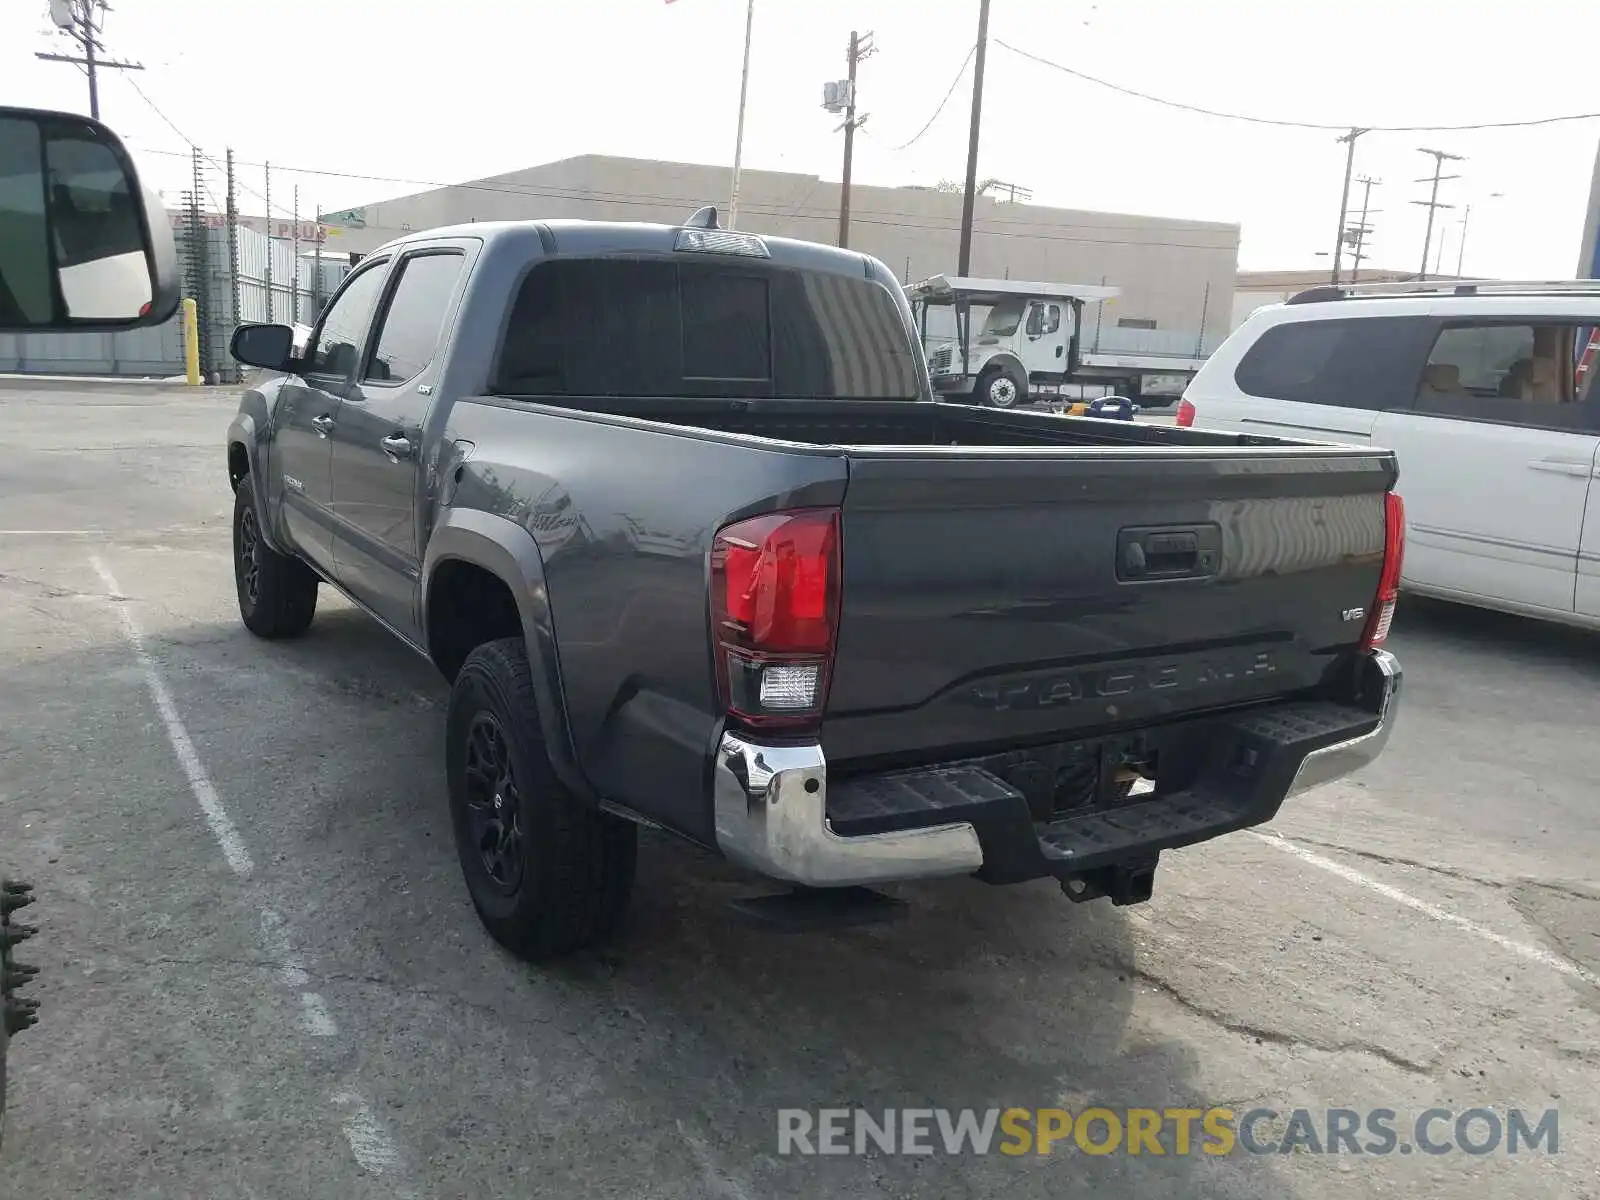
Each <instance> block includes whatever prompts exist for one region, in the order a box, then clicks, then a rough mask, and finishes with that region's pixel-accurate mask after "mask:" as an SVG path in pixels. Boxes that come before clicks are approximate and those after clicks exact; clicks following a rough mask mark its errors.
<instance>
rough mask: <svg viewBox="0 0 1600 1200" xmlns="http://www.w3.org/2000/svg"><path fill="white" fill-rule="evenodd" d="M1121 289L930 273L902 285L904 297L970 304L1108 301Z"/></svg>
mask: <svg viewBox="0 0 1600 1200" xmlns="http://www.w3.org/2000/svg"><path fill="white" fill-rule="evenodd" d="M1121 294H1122V289H1121V288H1114V287H1102V286H1100V285H1098V284H1092V283H1033V282H1030V281H1028V280H1026V279H977V278H974V277H972V276H966V275H934V276H931V277H930V278H928V279H924V280H922V281H921V282H920V283H909V284H907V285H906V297H907V298H908V299H911V300H926V301H929V302H931V303H934V304H952V303H954V302H955V299H956V297H957V296H958V295H961V296H965V297H966V298H967V300H968V302H970V303H972V304H998V303H999V302H1000V301H1001V300H1009V299H1014V298H1017V297H1022V298H1024V299H1029V300H1088V301H1098V300H1110V299H1112V298H1113V297H1115V296H1120V295H1121Z"/></svg>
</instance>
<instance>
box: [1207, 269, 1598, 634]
mask: <svg viewBox="0 0 1600 1200" xmlns="http://www.w3.org/2000/svg"><path fill="white" fill-rule="evenodd" d="M1597 327H1600V281H1594V280H1587V281H1584V280H1579V281H1572V282H1564V283H1537V284H1515V283H1487V282H1485V283H1478V284H1466V285H1463V284H1457V283H1453V282H1452V283H1448V284H1438V285H1433V284H1416V283H1410V284H1399V285H1388V286H1385V285H1375V286H1369V287H1339V288H1334V287H1332V286H1329V287H1324V288H1315V289H1312V290H1311V291H1309V292H1303V293H1301V294H1300V295H1298V296H1295V297H1293V298H1292V299H1290V300H1289V301H1287V302H1286V303H1284V304H1277V305H1272V306H1271V307H1268V308H1263V309H1259V310H1257V311H1256V312H1255V313H1254V314H1252V315H1251V316H1250V317H1249V318H1248V319H1247V320H1246V321H1245V323H1244V324H1243V325H1241V326H1240V327H1239V328H1238V329H1236V330H1235V331H1234V332H1233V334H1232V335H1231V336H1230V337H1229V338H1228V340H1227V341H1226V342H1224V343H1223V344H1222V346H1220V347H1219V348H1218V349H1217V351H1216V353H1215V354H1213V355H1212V356H1211V358H1210V360H1209V361H1208V362H1207V363H1206V365H1205V366H1204V367H1203V368H1202V369H1201V370H1200V372H1199V374H1197V375H1196V376H1195V378H1194V380H1193V382H1192V383H1190V385H1189V388H1188V390H1187V391H1186V392H1185V394H1184V398H1183V400H1182V402H1181V403H1180V404H1179V407H1178V421H1177V423H1178V424H1179V425H1191V426H1193V427H1195V428H1197V429H1223V430H1230V431H1234V432H1241V433H1260V434H1276V435H1282V436H1286V437H1300V438H1315V439H1320V440H1327V441H1339V442H1353V443H1357V444H1360V445H1373V446H1381V447H1384V448H1387V449H1391V450H1394V451H1395V453H1396V456H1397V457H1398V460H1399V464H1400V482H1399V486H1398V488H1397V489H1396V490H1397V491H1398V492H1399V494H1400V495H1401V496H1402V497H1403V498H1404V500H1405V512H1406V555H1405V566H1404V573H1403V575H1402V580H1401V583H1402V587H1403V588H1405V589H1407V590H1410V591H1414V592H1419V593H1422V594H1426V595H1433V596H1438V597H1440V598H1443V599H1447V600H1457V601H1461V602H1464V603H1468V604H1477V605H1482V606H1485V607H1489V608H1498V609H1503V610H1506V611H1509V612H1517V613H1523V614H1526V615H1528V616H1535V617H1543V618H1548V619H1551V620H1556V621H1563V622H1568V623H1572V624H1579V625H1586V626H1593V627H1597V628H1600V481H1597V476H1600V457H1597V456H1600V385H1597V384H1596V383H1595V379H1596V378H1597V377H1600V367H1597V368H1596V369H1592V370H1591V369H1589V367H1590V361H1591V360H1592V359H1593V358H1594V356H1595V346H1596V345H1597V343H1600V336H1597V332H1596V330H1597Z"/></svg>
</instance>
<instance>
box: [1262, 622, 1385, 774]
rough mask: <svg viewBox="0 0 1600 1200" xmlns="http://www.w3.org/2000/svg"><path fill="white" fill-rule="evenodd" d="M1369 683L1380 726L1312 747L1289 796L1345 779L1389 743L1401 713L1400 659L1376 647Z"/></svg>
mask: <svg viewBox="0 0 1600 1200" xmlns="http://www.w3.org/2000/svg"><path fill="white" fill-rule="evenodd" d="M1366 670H1367V672H1368V675H1369V679H1368V681H1367V683H1368V686H1369V687H1370V688H1371V690H1372V693H1373V702H1374V703H1375V705H1376V707H1377V713H1378V727H1377V728H1376V729H1374V730H1372V731H1371V732H1370V733H1364V734H1362V735H1361V736H1360V737H1353V738H1351V739H1349V740H1348V741H1344V742H1338V743H1336V744H1335V745H1332V746H1326V747H1324V748H1323V749H1321V750H1313V751H1312V752H1311V753H1310V754H1308V755H1306V756H1305V758H1304V759H1302V760H1301V762H1300V769H1299V770H1298V771H1296V772H1295V776H1294V781H1293V782H1292V783H1290V784H1289V795H1290V796H1298V795H1299V794H1300V793H1301V792H1308V791H1310V790H1311V789H1312V788H1315V787H1321V786H1322V785H1323V784H1325V783H1332V782H1333V781H1334V780H1335V779H1342V778H1343V777H1344V776H1346V775H1349V774H1351V773H1352V772H1354V771H1359V770H1360V769H1361V768H1362V767H1364V766H1366V765H1367V764H1368V763H1370V762H1371V761H1372V760H1373V759H1375V758H1377V757H1378V755H1380V754H1382V753H1383V748H1384V747H1385V746H1387V745H1388V744H1389V735H1390V734H1391V733H1393V732H1394V722H1395V718H1396V717H1397V716H1399V714H1400V681H1401V678H1402V675H1401V671H1400V660H1399V659H1397V658H1395V656H1394V655H1392V654H1390V653H1389V652H1388V651H1387V650H1375V651H1373V652H1372V653H1371V654H1370V656H1369V657H1368V658H1367V660H1366Z"/></svg>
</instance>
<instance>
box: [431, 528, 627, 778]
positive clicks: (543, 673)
mask: <svg viewBox="0 0 1600 1200" xmlns="http://www.w3.org/2000/svg"><path fill="white" fill-rule="evenodd" d="M452 561H455V562H465V563H470V564H471V565H473V566H475V567H481V568H482V569H483V570H485V571H488V572H490V573H491V574H492V575H495V576H496V577H498V578H499V579H500V580H501V581H502V582H504V583H505V584H506V586H507V587H509V588H510V589H511V594H512V597H513V598H514V599H515V600H516V604H517V614H518V616H519V617H520V618H521V621H522V637H523V641H524V642H525V643H526V645H527V651H528V664H529V666H530V667H531V668H532V672H533V688H534V694H535V696H536V697H537V699H538V702H539V728H540V732H541V733H542V734H543V735H544V744H545V750H546V753H548V754H549V756H550V765H551V767H552V769H553V770H554V771H555V773H556V776H557V778H559V779H560V780H561V782H562V783H563V784H565V785H566V786H567V787H569V788H571V789H572V790H573V791H574V792H575V793H576V794H578V795H579V796H581V797H583V798H584V799H586V800H588V801H589V802H591V803H596V804H598V803H599V796H598V795H597V794H596V792H595V790H594V787H593V786H592V785H591V784H590V783H589V780H588V779H587V777H585V775H584V773H583V769H582V768H581V767H580V766H579V764H578V755H577V748H576V746H575V745H574V743H573V740H572V725H571V722H570V721H569V720H568V717H567V705H566V692H565V689H564V688H563V686H562V683H561V663H560V655H559V652H558V651H557V649H556V634H555V625H554V623H553V621H552V620H551V614H550V593H549V589H548V588H547V587H546V584H545V575H544V556H543V555H542V554H541V553H540V552H539V543H538V542H537V541H535V540H534V537H533V534H531V533H529V532H528V531H527V530H526V529H524V528H523V527H522V526H521V525H518V524H517V523H516V522H515V521H512V520H510V519H509V518H507V517H502V516H497V515H496V514H494V513H488V512H483V511H481V510H479V509H470V508H452V509H446V510H444V511H443V512H442V513H441V514H440V517H439V520H438V522H437V523H436V524H435V525H434V528H433V533H432V534H431V535H430V536H429V538H428V548H427V551H426V553H425V554H424V556H423V561H422V579H421V617H422V637H423V641H424V643H426V642H427V640H428V628H429V625H428V601H429V597H430V595H431V593H432V590H433V579H434V574H435V572H436V571H437V570H438V569H439V567H440V566H442V565H443V564H444V563H447V562H452Z"/></svg>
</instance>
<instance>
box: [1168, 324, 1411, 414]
mask: <svg viewBox="0 0 1600 1200" xmlns="http://www.w3.org/2000/svg"><path fill="white" fill-rule="evenodd" d="M1252 320H1253V321H1255V322H1260V323H1262V324H1266V326H1267V327H1266V328H1265V329H1263V330H1262V331H1261V333H1260V335H1259V336H1257V337H1253V338H1252V337H1250V336H1249V332H1248V330H1249V327H1245V328H1244V329H1243V330H1241V332H1240V333H1237V334H1235V335H1234V336H1235V337H1236V338H1240V339H1241V344H1242V345H1243V347H1244V348H1243V351H1242V353H1241V354H1239V355H1238V356H1237V358H1235V357H1234V356H1232V355H1230V354H1227V353H1224V352H1223V351H1219V352H1218V354H1217V355H1216V356H1214V361H1213V362H1212V363H1208V364H1207V365H1206V367H1204V368H1202V370H1201V371H1200V373H1199V374H1198V375H1197V376H1196V377H1195V379H1194V382H1193V383H1192V384H1191V385H1190V386H1189V389H1188V392H1187V393H1186V394H1187V396H1188V398H1189V400H1190V401H1191V402H1192V403H1193V404H1194V406H1195V420H1194V425H1195V427H1196V428H1199V429H1227V430H1231V431H1234V432H1239V433H1259V434H1268V435H1271V436H1275V437H1290V438H1306V439H1310V440H1314V441H1323V442H1328V441H1332V442H1344V443H1349V444H1353V445H1366V444H1369V443H1370V442H1371V441H1372V430H1373V425H1374V424H1375V423H1376V421H1377V418H1378V413H1379V412H1380V411H1382V410H1383V409H1385V408H1389V407H1397V406H1401V405H1405V404H1408V403H1409V402H1410V399H1411V394H1410V382H1411V381H1414V380H1415V379H1416V375H1417V370H1418V367H1419V365H1420V363H1421V361H1422V357H1423V356H1424V355H1425V354H1426V352H1427V350H1426V331H1427V329H1428V322H1427V319H1426V318H1423V317H1381V316H1378V317H1374V316H1369V317H1360V316H1356V317H1340V318H1337V319H1324V318H1322V317H1320V316H1319V317H1318V318H1317V319H1314V320H1305V319H1297V320H1287V321H1286V320H1283V319H1282V315H1281V314H1278V313H1274V314H1263V315H1261V316H1258V317H1256V318H1253V319H1252ZM1272 321H1276V322H1277V323H1276V324H1271V323H1269V322H1272Z"/></svg>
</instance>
